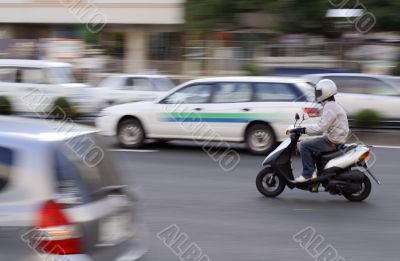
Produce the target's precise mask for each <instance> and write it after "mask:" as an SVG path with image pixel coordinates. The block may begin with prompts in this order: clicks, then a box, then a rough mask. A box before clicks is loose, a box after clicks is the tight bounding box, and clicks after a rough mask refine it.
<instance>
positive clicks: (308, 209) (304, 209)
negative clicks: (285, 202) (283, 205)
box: [293, 208, 312, 211]
mask: <svg viewBox="0 0 400 261" xmlns="http://www.w3.org/2000/svg"><path fill="white" fill-rule="evenodd" d="M293 210H294V211H312V209H311V208H295V209H293Z"/></svg>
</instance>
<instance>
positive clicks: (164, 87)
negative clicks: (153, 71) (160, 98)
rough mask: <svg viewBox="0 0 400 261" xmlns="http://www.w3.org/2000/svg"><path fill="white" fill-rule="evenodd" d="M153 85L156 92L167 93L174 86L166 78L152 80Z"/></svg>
mask: <svg viewBox="0 0 400 261" xmlns="http://www.w3.org/2000/svg"><path fill="white" fill-rule="evenodd" d="M153 84H154V86H155V87H156V90H157V91H160V92H167V91H169V90H171V89H172V88H174V87H175V86H174V84H173V83H172V82H171V81H170V80H169V79H167V78H154V79H153Z"/></svg>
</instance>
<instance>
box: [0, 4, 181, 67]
mask: <svg viewBox="0 0 400 261" xmlns="http://www.w3.org/2000/svg"><path fill="white" fill-rule="evenodd" d="M182 2H183V0H90V1H87V0H2V1H0V39H3V40H4V41H5V42H4V43H2V44H1V43H0V46H1V45H3V47H4V46H5V47H7V46H11V45H13V44H14V45H15V44H16V45H17V46H18V48H17V49H18V51H16V53H17V54H19V55H20V56H21V55H24V56H25V52H21V51H20V50H22V49H23V48H25V49H27V48H28V49H29V47H30V46H32V45H35V44H37V40H38V39H49V38H51V39H84V42H86V43H93V44H94V45H101V46H102V47H103V48H104V49H106V50H107V52H109V53H111V54H113V55H114V56H116V57H119V58H120V59H119V60H120V61H122V60H123V62H122V67H123V71H125V72H137V71H140V70H143V69H146V68H150V67H149V66H148V65H147V64H146V63H147V62H148V61H149V60H151V59H149V57H147V56H149V53H150V52H149V50H148V48H149V47H150V48H153V49H154V50H152V52H151V53H150V56H162V55H163V54H164V51H163V50H164V49H165V48H167V47H164V46H163V44H164V45H165V43H167V44H168V43H170V42H171V41H172V40H171V39H174V34H175V32H177V31H178V30H179V27H180V25H181V24H182V23H183V13H184V10H183V5H182ZM17 39H18V40H17ZM30 39H31V41H30ZM63 45H65V48H69V49H70V50H71V48H72V47H73V48H75V49H74V50H79V48H77V49H76V43H73V42H72V43H71V42H65V41H64V42H62V44H58V46H57V51H60V50H62V47H63ZM154 45H156V46H154ZM157 45H161V46H157ZM169 45H170V44H169ZM21 46H22V47H21ZM157 50H158V53H157ZM10 52H11V53H12V51H10ZM53 53H54V50H53ZM17 54H11V55H14V56H17ZM73 54H75V55H79V52H73V53H72V55H73ZM8 55H10V54H8ZM26 56H28V57H27V58H30V56H32V53H31V52H30V51H27V54H26ZM17 58H18V57H17ZM150 58H151V57H150ZM154 58H159V57H154Z"/></svg>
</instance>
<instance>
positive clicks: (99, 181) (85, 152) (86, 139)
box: [54, 135, 122, 204]
mask: <svg viewBox="0 0 400 261" xmlns="http://www.w3.org/2000/svg"><path fill="white" fill-rule="evenodd" d="M96 155H99V156H96ZM54 156H55V162H56V176H57V183H58V184H57V192H58V193H59V195H61V196H65V197H69V200H70V202H69V203H71V204H79V203H88V202H92V201H95V200H98V199H101V198H103V197H104V196H106V195H105V194H103V193H101V191H103V190H104V188H107V187H113V186H121V185H122V183H121V181H120V178H119V176H118V173H117V171H116V170H115V168H114V165H113V161H112V160H111V158H110V157H111V155H109V153H108V152H107V150H106V147H105V146H104V144H103V143H102V142H101V140H100V137H98V136H97V135H83V136H79V137H76V138H74V139H72V140H69V141H67V142H65V143H64V144H60V145H59V146H57V148H56V151H55V154H54ZM96 157H98V158H96Z"/></svg>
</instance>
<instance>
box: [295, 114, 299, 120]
mask: <svg viewBox="0 0 400 261" xmlns="http://www.w3.org/2000/svg"><path fill="white" fill-rule="evenodd" d="M294 119H295V120H296V121H298V120H300V115H299V114H298V113H296V115H295V117H294Z"/></svg>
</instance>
